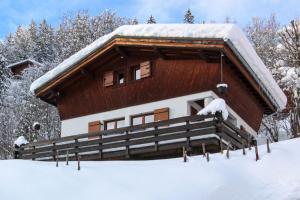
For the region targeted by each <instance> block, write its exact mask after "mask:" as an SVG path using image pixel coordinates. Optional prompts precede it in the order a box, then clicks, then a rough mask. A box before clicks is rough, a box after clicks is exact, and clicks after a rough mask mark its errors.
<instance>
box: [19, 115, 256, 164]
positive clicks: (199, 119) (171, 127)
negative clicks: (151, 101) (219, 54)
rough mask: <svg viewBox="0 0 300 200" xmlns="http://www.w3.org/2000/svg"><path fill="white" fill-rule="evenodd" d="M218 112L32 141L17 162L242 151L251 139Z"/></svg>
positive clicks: (133, 157) (151, 157)
mask: <svg viewBox="0 0 300 200" xmlns="http://www.w3.org/2000/svg"><path fill="white" fill-rule="evenodd" d="M220 116H221V115H220V113H217V114H216V115H207V116H198V115H196V116H187V117H180V118H174V119H170V120H165V121H159V122H152V123H147V124H143V125H135V126H128V127H124V128H118V129H113V130H105V131H101V132H97V133H96V132H95V133H86V134H78V135H73V136H67V137H62V138H58V139H53V140H48V141H40V142H33V143H29V144H27V145H24V146H22V147H21V148H19V149H17V152H16V155H17V157H18V158H20V159H32V160H48V161H49V160H57V159H58V160H63V159H66V157H68V159H69V160H76V159H78V158H79V157H80V159H81V160H108V159H153V158H166V157H174V156H178V155H180V154H181V153H180V151H181V149H182V148H183V147H185V148H186V149H187V150H188V152H189V153H191V154H198V153H200V152H201V151H202V144H205V146H206V151H211V152H214V151H219V150H220V148H226V147H227V146H229V147H230V148H232V149H239V148H242V147H243V145H244V146H246V145H248V144H250V143H251V142H252V139H253V138H252V136H251V135H250V134H249V133H247V132H246V131H245V130H241V129H239V128H238V127H236V126H235V125H233V124H231V123H230V122H229V121H223V120H222V117H220Z"/></svg>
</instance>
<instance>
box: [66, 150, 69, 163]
mask: <svg viewBox="0 0 300 200" xmlns="http://www.w3.org/2000/svg"><path fill="white" fill-rule="evenodd" d="M66 165H69V150H67V156H66Z"/></svg>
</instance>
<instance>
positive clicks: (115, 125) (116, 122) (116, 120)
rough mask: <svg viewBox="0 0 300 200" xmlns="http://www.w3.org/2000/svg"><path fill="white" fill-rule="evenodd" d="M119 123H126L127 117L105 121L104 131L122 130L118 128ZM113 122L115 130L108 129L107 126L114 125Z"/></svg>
mask: <svg viewBox="0 0 300 200" xmlns="http://www.w3.org/2000/svg"><path fill="white" fill-rule="evenodd" d="M119 121H124V122H125V117H120V118H115V119H109V120H104V121H103V125H104V130H113V129H117V128H121V127H118V122H119ZM112 122H114V128H113V129H107V124H108V123H112Z"/></svg>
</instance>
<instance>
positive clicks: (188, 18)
mask: <svg viewBox="0 0 300 200" xmlns="http://www.w3.org/2000/svg"><path fill="white" fill-rule="evenodd" d="M183 22H184V23H186V24H193V23H194V15H193V14H192V11H191V10H190V9H188V10H187V11H186V12H185V15H184V20H183Z"/></svg>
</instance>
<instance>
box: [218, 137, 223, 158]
mask: <svg viewBox="0 0 300 200" xmlns="http://www.w3.org/2000/svg"><path fill="white" fill-rule="evenodd" d="M219 148H220V153H221V154H223V143H222V137H220V141H219Z"/></svg>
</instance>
